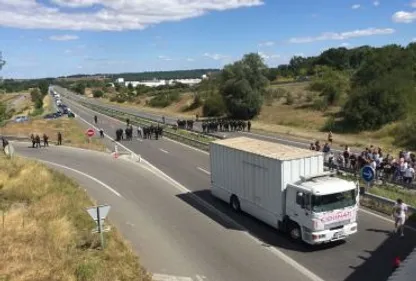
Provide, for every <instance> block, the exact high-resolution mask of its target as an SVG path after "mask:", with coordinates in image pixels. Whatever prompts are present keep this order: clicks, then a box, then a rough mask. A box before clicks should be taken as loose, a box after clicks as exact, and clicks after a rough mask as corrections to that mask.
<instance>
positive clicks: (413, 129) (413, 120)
mask: <svg viewBox="0 0 416 281" xmlns="http://www.w3.org/2000/svg"><path fill="white" fill-rule="evenodd" d="M395 141H396V143H397V144H398V145H399V146H401V147H406V148H407V149H416V116H412V117H410V118H408V119H407V120H406V121H404V122H402V123H401V124H400V125H398V126H397V129H396V133H395Z"/></svg>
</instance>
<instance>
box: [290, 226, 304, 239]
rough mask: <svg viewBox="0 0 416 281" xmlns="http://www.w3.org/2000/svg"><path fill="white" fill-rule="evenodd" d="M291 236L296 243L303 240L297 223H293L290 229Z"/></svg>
mask: <svg viewBox="0 0 416 281" xmlns="http://www.w3.org/2000/svg"><path fill="white" fill-rule="evenodd" d="M289 236H290V238H291V239H292V240H294V241H300V240H301V239H302V232H301V230H300V227H299V225H298V224H297V223H291V224H290V227H289Z"/></svg>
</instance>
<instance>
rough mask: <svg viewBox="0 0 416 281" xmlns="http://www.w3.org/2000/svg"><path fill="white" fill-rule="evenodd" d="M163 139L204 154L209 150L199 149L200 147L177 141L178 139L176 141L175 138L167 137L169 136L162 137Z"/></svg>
mask: <svg viewBox="0 0 416 281" xmlns="http://www.w3.org/2000/svg"><path fill="white" fill-rule="evenodd" d="M164 139H165V140H168V141H171V142H174V143H176V144H179V145H181V146H185V147H187V148H189V149H192V150H195V151H198V152H201V153H204V154H206V155H209V152H206V151H204V150H201V149H199V148H196V147H192V146H190V145H187V144H184V143H180V142H178V141H176V140H172V139H169V138H164Z"/></svg>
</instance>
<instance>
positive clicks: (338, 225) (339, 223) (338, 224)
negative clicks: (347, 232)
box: [325, 220, 350, 230]
mask: <svg viewBox="0 0 416 281" xmlns="http://www.w3.org/2000/svg"><path fill="white" fill-rule="evenodd" d="M349 223H350V220H343V221H337V222H333V223H330V224H326V225H325V230H328V229H334V228H335V229H336V228H341V227H342V226H344V225H346V224H349Z"/></svg>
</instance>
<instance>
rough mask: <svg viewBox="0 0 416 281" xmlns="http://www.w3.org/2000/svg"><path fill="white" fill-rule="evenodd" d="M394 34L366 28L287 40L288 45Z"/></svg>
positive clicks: (388, 30) (386, 29)
mask: <svg viewBox="0 0 416 281" xmlns="http://www.w3.org/2000/svg"><path fill="white" fill-rule="evenodd" d="M394 32H396V31H395V30H394V29H392V28H385V29H378V28H367V29H357V30H353V31H346V32H341V33H338V32H325V33H322V34H321V35H319V36H316V37H295V38H291V39H289V42H290V43H310V42H315V41H328V40H346V39H349V38H356V37H366V36H373V35H387V34H392V33H394Z"/></svg>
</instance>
